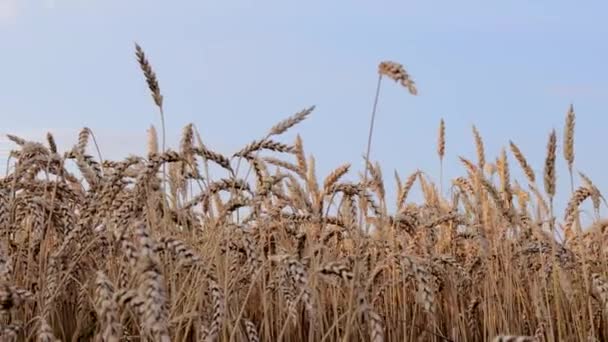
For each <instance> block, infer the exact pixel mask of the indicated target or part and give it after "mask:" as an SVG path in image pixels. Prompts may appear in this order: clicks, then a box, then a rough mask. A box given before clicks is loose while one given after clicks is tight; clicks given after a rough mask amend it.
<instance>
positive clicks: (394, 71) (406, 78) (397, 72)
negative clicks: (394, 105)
mask: <svg viewBox="0 0 608 342" xmlns="http://www.w3.org/2000/svg"><path fill="white" fill-rule="evenodd" d="M383 76H386V77H389V78H390V79H392V80H394V81H395V82H399V83H400V84H401V85H402V86H403V87H405V88H406V89H407V90H408V91H409V93H410V94H412V95H417V94H418V90H417V89H416V85H415V83H414V81H413V80H412V79H411V78H410V75H409V74H408V73H407V71H406V70H405V69H404V68H403V66H402V65H401V64H399V63H395V62H391V61H384V62H381V63H380V64H379V65H378V81H377V82H376V94H375V96H374V105H373V107H372V114H371V117H370V123H369V133H368V135H367V151H366V152H365V161H364V162H365V171H364V175H363V184H364V186H366V187H367V175H368V167H367V165H369V163H370V160H369V158H370V153H371V148H372V137H373V134H374V123H375V121H376V111H377V108H378V99H379V98H380V88H381V85H382V77H383ZM362 208H363V213H362V214H363V215H365V213H366V211H367V204H366V200H365V199H363V200H362ZM363 215H362V216H361V217H359V227H363ZM367 231H368V229H367V228H366V232H367Z"/></svg>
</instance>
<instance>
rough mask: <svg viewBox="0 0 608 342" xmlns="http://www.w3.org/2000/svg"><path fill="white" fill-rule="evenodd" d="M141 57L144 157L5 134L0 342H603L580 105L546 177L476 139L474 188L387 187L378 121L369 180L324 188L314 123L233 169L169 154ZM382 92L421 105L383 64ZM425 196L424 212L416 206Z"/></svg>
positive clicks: (596, 199)
mask: <svg viewBox="0 0 608 342" xmlns="http://www.w3.org/2000/svg"><path fill="white" fill-rule="evenodd" d="M136 56H137V59H138V62H139V65H140V67H141V69H142V71H143V74H144V78H145V80H146V82H147V85H148V87H149V89H150V91H151V94H152V100H153V101H154V104H155V105H156V107H157V108H158V110H159V114H160V117H161V119H162V122H163V124H162V130H160V133H158V132H157V130H156V129H154V128H152V129H150V130H149V132H148V133H149V140H148V153H147V155H144V156H131V157H128V158H126V159H124V160H103V159H101V154H100V153H99V151H100V150H103V146H97V145H96V143H95V140H94V131H93V130H91V129H89V128H84V129H82V131H81V132H80V135H79V136H78V137H74V138H75V139H74V140H75V141H74V142H75V144H74V146H73V147H72V148H71V149H69V150H67V151H59V150H58V147H57V145H56V143H55V140H54V138H53V135H52V134H51V133H49V134H48V135H47V137H46V141H40V142H39V141H28V140H25V139H23V138H21V137H18V136H14V135H9V136H8V139H9V140H10V141H11V144H12V145H11V148H12V151H11V153H10V159H11V161H12V163H11V167H10V168H9V169H8V171H7V174H6V175H3V176H2V177H1V178H0V233H1V235H2V240H1V242H2V244H1V246H0V313H1V317H0V329H1V330H0V336H1V337H2V341H41V342H42V341H57V340H60V341H251V342H254V341H310V342H312V341H328V342H329V341H374V342H380V341H435V342H441V341H493V340H495V341H604V340H606V339H607V338H608V327H607V326H606V321H605V318H606V313H607V311H608V281H607V280H606V273H607V271H608V267H607V266H608V265H607V264H606V262H605V260H606V259H605V258H606V253H607V252H608V251H607V250H606V249H605V248H604V244H605V239H606V233H605V231H606V228H608V221H607V220H603V219H602V218H601V209H602V206H604V205H605V204H606V203H605V201H604V198H603V197H602V195H601V193H600V191H599V190H598V189H597V187H596V186H594V184H593V182H592V180H591V179H589V178H588V177H587V176H585V175H584V174H582V173H579V172H575V171H574V170H576V168H575V148H574V147H575V144H574V139H575V136H574V132H575V112H574V108H573V107H570V108H569V109H568V110H565V111H564V112H565V113H566V115H565V120H564V127H565V128H564V132H565V134H564V136H563V137H558V136H557V135H556V133H555V131H548V133H549V134H547V146H546V158H545V159H544V160H542V161H540V163H542V164H541V165H542V174H535V172H534V170H533V168H532V167H531V166H530V165H531V164H530V161H528V160H526V157H525V153H524V151H522V150H521V149H520V148H519V147H518V145H517V144H516V143H515V142H510V144H509V145H508V146H506V147H505V149H503V150H502V153H500V154H499V155H498V156H487V155H486V154H485V152H484V142H483V138H482V134H481V133H480V132H479V131H478V130H477V129H476V128H473V131H472V135H473V138H474V141H475V142H476V150H477V157H476V158H475V160H468V159H465V158H460V160H461V162H462V176H460V177H457V178H455V179H451V180H445V181H444V180H443V176H442V177H441V179H440V180H436V179H432V178H431V177H429V176H428V175H427V174H426V173H424V172H422V171H416V172H413V173H412V174H410V175H403V177H402V176H400V175H398V174H396V175H395V180H391V181H387V180H386V179H385V177H384V176H383V172H382V168H381V165H378V164H377V163H374V162H372V160H373V149H371V148H369V147H371V145H372V141H373V118H374V117H375V115H376V111H375V108H374V111H373V112H372V125H370V134H369V138H368V150H367V154H366V157H367V163H366V167H364V168H363V169H364V170H362V172H361V174H360V175H359V177H354V178H353V177H351V178H349V179H357V181H352V180H351V181H348V180H346V179H347V178H348V177H350V176H352V175H351V173H353V170H351V169H352V167H351V165H349V164H344V165H342V166H340V167H338V168H336V169H335V170H334V171H333V172H331V173H330V174H328V175H319V174H317V173H316V172H315V159H314V157H313V156H312V154H310V153H309V151H306V150H305V144H304V141H305V139H301V138H300V136H298V137H297V138H296V140H295V141H282V137H283V133H285V132H286V131H288V130H292V129H294V127H295V126H297V124H299V123H300V122H302V121H303V120H305V119H307V118H308V116H309V115H311V114H312V113H313V112H314V107H311V108H307V109H304V110H302V111H300V112H297V113H296V114H294V115H293V116H291V117H289V118H286V119H285V120H284V121H282V122H279V123H277V124H276V125H275V126H273V127H270V129H269V130H268V132H267V133H265V134H263V135H262V137H261V138H260V139H257V140H255V141H253V142H251V143H250V144H248V145H247V146H245V147H243V148H242V149H241V150H240V151H237V152H236V153H234V154H233V155H229V156H228V155H222V154H220V153H217V152H215V151H213V150H212V149H210V148H209V147H208V146H206V145H205V144H204V143H203V142H202V141H201V139H200V137H199V136H198V133H197V131H196V129H195V127H194V126H193V125H191V124H190V125H187V126H186V127H184V129H183V133H182V138H181V142H180V144H179V146H176V147H170V146H166V143H165V134H166V133H165V126H164V119H165V118H164V113H163V96H162V93H161V91H160V87H159V82H158V80H157V77H156V74H155V73H154V70H153V68H152V65H151V63H150V62H149V60H148V58H147V56H146V55H145V53H144V51H143V50H142V49H141V48H140V47H139V46H136ZM378 76H379V77H378V88H377V89H378V92H379V91H380V83H381V82H390V83H392V84H393V86H396V87H403V89H404V96H412V95H416V94H417V89H416V85H415V83H414V81H413V80H412V78H411V77H410V75H409V74H408V72H406V70H405V68H404V67H403V66H402V65H400V64H398V63H396V62H389V61H385V62H381V63H380V64H379V67H378ZM395 83H396V84H395ZM377 100H378V93H376V102H377ZM438 126H439V132H438V143H437V148H436V150H437V158H438V160H439V162H440V163H439V164H438V165H441V169H443V159H444V155H445V149H446V139H445V130H446V124H445V123H444V122H443V121H441V122H439V123H438ZM9 129H10V127H9ZM429 133H431V134H433V133H434V132H429ZM539 133H541V134H545V133H546V132H539ZM41 140H44V139H41ZM558 147H559V148H558ZM558 158H564V159H565V161H566V165H568V169H567V170H564V172H563V173H560V174H563V175H564V176H566V175H568V176H569V177H570V179H571V189H568V191H571V195H570V200H569V201H568V202H567V203H565V204H563V205H562V206H561V207H565V208H566V210H565V212H556V210H555V208H556V207H558V206H556V205H554V204H555V203H554V199H555V194H556V183H557V182H556V174H557V173H556V160H557V159H558ZM509 161H512V162H511V163H510V162H509ZM513 168H520V169H521V174H522V179H513V178H514V177H512V176H511V172H510V170H511V169H513ZM210 169H213V170H216V171H215V172H210V171H209V170H210ZM217 170H221V172H217ZM518 171H519V170H518ZM441 173H443V172H441ZM518 173H519V172H518ZM391 178H392V177H391ZM389 187H391V188H392V189H395V190H394V192H395V193H396V194H397V196H396V203H387V195H386V193H387V190H386V189H388V188H389ZM415 187H418V188H419V189H420V190H421V193H422V194H423V200H422V201H418V202H419V203H416V202H414V201H412V200H411V198H410V197H408V194H409V193H410V192H411V191H412V189H414V188H415ZM391 202H392V201H391ZM584 202H585V203H584ZM587 202H588V203H587ZM581 206H588V207H589V208H592V209H593V212H594V215H593V217H594V219H593V222H591V223H583V222H582V220H581V216H582V215H580V213H581ZM389 208H394V209H390V210H389Z"/></svg>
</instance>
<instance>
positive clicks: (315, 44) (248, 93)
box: [0, 0, 608, 196]
mask: <svg viewBox="0 0 608 342" xmlns="http://www.w3.org/2000/svg"><path fill="white" fill-rule="evenodd" d="M607 10H608V4H607V3H605V2H602V1H585V2H574V1H558V0H552V1H517V0H511V1H502V2H498V1H465V0H462V1H457V2H452V1H450V2H448V1H376V2H371V1H357V0H350V1H306V2H303V1H299V2H295V1H215V2H210V1H200V0H197V1H194V0H183V1H176V2H169V1H155V0H147V1H143V0H129V1H118V0H104V1H100V0H0V42H1V43H0V44H2V62H1V63H0V113H1V114H0V115H1V116H2V121H1V122H2V126H1V127H0V133H2V134H5V133H15V134H19V135H22V136H24V137H28V138H31V139H36V140H42V139H43V138H44V134H45V132H46V131H52V132H54V133H55V135H56V137H57V140H58V141H59V142H60V144H61V145H62V146H66V147H67V146H71V145H72V144H73V143H74V142H75V141H76V136H77V133H78V130H79V129H80V128H81V127H83V126H88V127H90V128H92V129H93V131H94V132H95V133H96V135H97V138H98V141H99V143H100V145H101V149H102V152H103V153H104V154H105V155H106V156H108V157H123V156H126V155H127V154H130V153H141V152H143V151H144V149H145V132H146V129H147V128H148V126H149V125H150V124H155V125H157V127H158V124H159V122H158V116H157V113H156V111H155V108H154V107H153V103H152V100H151V98H150V96H149V93H148V91H147V89H146V86H145V82H144V80H143V78H142V75H141V73H140V70H139V69H138V66H137V64H136V62H135V58H134V56H133V43H134V42H135V41H137V42H138V43H140V44H141V45H142V47H143V48H144V50H145V51H146V53H147V55H148V57H149V59H150V61H151V63H152V64H153V66H154V68H155V70H156V72H157V74H158V77H159V80H160V87H161V90H162V93H163V94H164V96H165V105H166V117H167V122H168V133H169V141H170V142H171V144H173V146H175V142H177V141H178V139H179V134H180V130H181V128H182V127H183V126H184V125H186V124H187V123H189V122H193V123H195V124H196V125H197V126H198V127H199V128H200V130H201V134H202V136H203V139H204V140H205V142H206V143H207V144H208V145H209V146H210V147H212V148H215V149H217V150H218V151H221V152H225V153H230V152H234V151H235V150H237V149H238V148H240V147H241V146H243V145H245V144H247V143H248V142H249V141H251V140H253V139H256V138H258V137H260V136H262V135H263V134H265V133H266V132H267V130H268V128H269V127H271V126H272V125H273V124H274V123H276V122H277V121H278V120H280V119H282V118H285V117H287V116H289V115H291V114H292V113H294V112H297V111H299V110H301V109H303V108H305V107H308V106H310V105H316V106H317V108H316V111H315V112H314V113H313V115H312V116H311V117H310V119H309V120H307V121H305V122H304V123H303V124H302V125H301V126H299V127H298V128H297V129H296V130H295V131H294V132H293V133H292V134H289V135H287V136H286V140H285V141H288V142H290V141H291V139H292V138H293V137H294V134H295V133H300V134H301V135H302V137H303V139H304V143H305V148H306V150H307V152H309V153H313V154H314V155H315V157H316V159H317V164H318V168H319V171H318V173H319V176H320V177H321V176H323V175H325V174H326V173H327V172H329V171H330V170H331V169H332V168H334V167H336V166H338V165H340V164H341V163H342V162H352V163H353V165H354V166H355V171H357V170H359V169H360V166H361V165H362V154H363V152H364V150H365V143H366V136H367V129H368V123H369V122H368V121H369V114H370V110H371V106H372V101H373V94H374V88H375V81H376V77H377V65H378V63H379V62H380V61H382V60H387V59H388V60H395V61H398V62H400V63H403V64H404V65H405V67H406V69H407V70H408V71H409V73H410V74H411V75H412V77H413V79H414V80H415V81H416V83H417V85H418V89H419V96H417V97H412V96H410V95H408V94H407V93H406V91H404V89H402V88H400V87H398V86H397V85H395V84H391V83H390V82H386V83H384V86H383V91H382V94H381V98H380V103H379V108H378V121H377V122H376V129H377V130H376V135H375V139H374V144H373V149H372V157H373V159H375V160H378V161H380V163H381V164H382V165H383V168H384V170H383V171H384V175H385V178H386V179H387V180H388V181H390V182H392V181H393V171H394V170H398V171H399V172H400V173H401V174H402V176H403V177H405V176H406V175H407V174H409V173H410V172H412V171H413V170H415V169H416V168H420V169H422V170H424V171H427V172H428V173H429V174H430V175H432V176H435V177H437V176H438V161H437V157H436V153H435V151H436V146H435V144H436V140H437V136H436V132H437V126H438V123H439V120H440V119H441V118H444V119H445V121H446V125H447V138H448V144H447V157H446V169H445V172H446V177H453V176H456V175H460V174H461V173H462V167H461V165H460V164H459V163H458V156H459V155H463V156H466V157H470V158H474V156H475V154H474V144H473V138H472V135H471V125H472V124H476V125H477V127H478V128H479V130H480V131H481V133H482V135H483V136H484V139H485V143H486V150H487V154H488V158H494V156H497V155H498V153H499V151H500V149H501V147H502V146H507V144H508V141H509V139H512V140H514V141H515V142H516V143H518V144H519V145H520V147H521V148H522V150H523V151H524V152H525V154H526V155H527V156H528V158H529V159H530V160H531V162H532V164H533V166H534V167H535V169H536V170H537V171H538V172H540V171H541V169H542V164H543V159H544V150H545V145H546V141H547V136H548V134H549V132H550V130H551V129H552V128H556V129H557V130H558V134H559V136H560V138H561V134H562V133H561V132H562V126H563V121H564V117H565V113H566V111H567V108H568V106H569V104H570V103H574V105H575V110H576V112H577V115H578V116H577V133H578V134H577V139H576V151H577V160H576V167H577V168H578V169H581V170H583V171H585V172H586V173H587V174H588V175H589V176H591V177H592V178H593V179H594V180H595V182H596V183H597V184H598V185H599V186H600V187H601V189H603V190H605V189H606V188H607V186H608V178H607V177H606V176H605V174H606V168H608V166H607V165H605V163H604V162H603V158H601V157H598V156H599V155H600V154H599V153H598V152H601V151H598V150H601V149H602V144H601V143H598V142H596V141H602V138H603V134H605V129H604V127H606V125H607V124H608V119H606V113H608V102H607V101H605V100H604V99H605V98H607V97H608V68H607V67H606V64H605V63H606V60H608V47H606V44H605V43H604V41H605V37H606V35H607V33H608V24H606V23H605V22H604V21H603V19H604V14H605V13H606V11H607ZM3 144H4V146H2V147H0V148H5V146H6V143H3ZM559 152H560V157H561V150H560V151H559ZM511 163H512V164H513V167H512V168H513V173H514V174H516V175H519V172H518V171H516V166H515V161H514V160H512V159H511ZM559 166H560V169H559V172H558V177H560V185H561V186H562V195H564V196H565V195H566V194H567V191H565V190H566V189H567V187H566V185H567V184H568V181H567V179H566V178H567V177H566V169H565V164H564V162H563V158H560V164H559Z"/></svg>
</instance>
